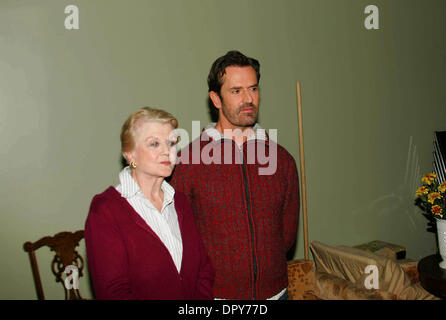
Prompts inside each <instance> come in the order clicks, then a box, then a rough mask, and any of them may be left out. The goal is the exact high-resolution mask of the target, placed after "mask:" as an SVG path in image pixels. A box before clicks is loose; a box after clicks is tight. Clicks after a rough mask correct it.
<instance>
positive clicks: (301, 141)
mask: <svg viewBox="0 0 446 320" xmlns="http://www.w3.org/2000/svg"><path fill="white" fill-rule="evenodd" d="M296 89H297V118H298V119H297V120H298V123H299V155H300V181H301V188H300V190H301V199H302V212H303V223H304V225H303V230H304V247H305V248H304V249H305V260H309V246H308V217H307V183H306V180H305V154H304V130H303V125H302V123H303V121H302V96H301V86H300V82H297V84H296Z"/></svg>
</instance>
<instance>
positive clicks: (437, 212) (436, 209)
mask: <svg viewBox="0 0 446 320" xmlns="http://www.w3.org/2000/svg"><path fill="white" fill-rule="evenodd" d="M442 212H443V210H442V209H441V207H440V206H437V205H435V206H432V213H433V214H435V215H437V216H439V215H440V214H441V213H442Z"/></svg>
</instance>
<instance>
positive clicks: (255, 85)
mask: <svg viewBox="0 0 446 320" xmlns="http://www.w3.org/2000/svg"><path fill="white" fill-rule="evenodd" d="M258 86H259V84H258V83H256V84H252V85H250V86H248V88H252V87H258ZM241 88H243V87H240V86H238V87H231V88H229V89H231V90H234V89H241Z"/></svg>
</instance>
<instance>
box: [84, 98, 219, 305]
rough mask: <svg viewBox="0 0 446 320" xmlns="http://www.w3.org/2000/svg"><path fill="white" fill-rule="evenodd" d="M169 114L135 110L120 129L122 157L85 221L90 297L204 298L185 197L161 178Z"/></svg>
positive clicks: (207, 293) (206, 268)
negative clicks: (116, 173)
mask: <svg viewBox="0 0 446 320" xmlns="http://www.w3.org/2000/svg"><path fill="white" fill-rule="evenodd" d="M177 126H178V122H177V120H176V119H175V118H174V117H173V116H172V115H171V114H169V113H168V112H166V111H163V110H157V109H151V108H147V107H146V108H142V109H140V110H138V111H137V112H135V113H134V114H132V115H131V116H130V117H129V118H128V119H127V121H126V122H125V123H124V125H123V127H122V131H121V148H122V153H123V156H124V158H125V159H126V160H127V162H128V163H129V166H127V167H125V168H124V169H123V170H122V171H121V173H120V174H119V180H120V183H119V184H118V185H117V186H116V187H112V186H110V187H109V188H108V189H106V190H105V191H104V192H102V193H101V194H98V195H96V196H95V197H94V198H93V200H92V203H91V206H90V212H89V214H88V218H87V221H86V224H85V242H86V248H87V258H88V265H89V269H90V273H91V277H92V280H93V287H94V292H95V296H96V298H97V299H212V297H213V296H212V285H213V279H214V278H213V277H214V271H213V269H212V266H211V263H210V260H209V257H208V255H207V252H206V249H205V247H204V245H203V243H202V241H201V238H200V236H199V233H198V231H197V228H196V226H195V222H194V218H193V215H192V211H191V208H190V205H189V203H188V201H187V199H186V197H185V196H184V195H183V194H182V193H180V192H175V190H174V189H173V188H172V186H170V185H169V184H168V183H167V182H166V181H165V180H164V179H165V178H166V177H169V176H170V175H171V173H172V170H173V168H174V165H175V161H176V147H175V145H176V141H177V139H176V136H175V135H174V134H173V131H174V129H176V128H177Z"/></svg>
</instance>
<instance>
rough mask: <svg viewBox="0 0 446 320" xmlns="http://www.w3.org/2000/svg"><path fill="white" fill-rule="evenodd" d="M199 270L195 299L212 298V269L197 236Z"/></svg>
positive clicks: (201, 242)
mask: <svg viewBox="0 0 446 320" xmlns="http://www.w3.org/2000/svg"><path fill="white" fill-rule="evenodd" d="M199 249H200V270H199V272H198V277H197V284H196V291H195V299H213V298H214V294H213V290H212V288H213V285H214V276H215V274H214V269H213V267H212V264H211V259H210V258H209V256H208V253H207V250H206V248H205V246H204V244H203V241H202V240H201V238H199Z"/></svg>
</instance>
